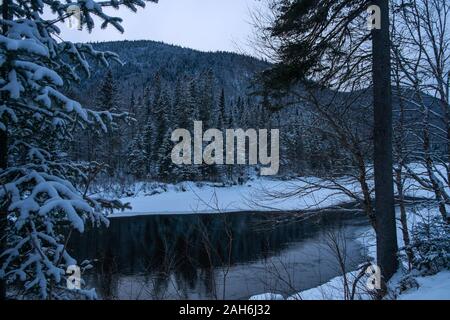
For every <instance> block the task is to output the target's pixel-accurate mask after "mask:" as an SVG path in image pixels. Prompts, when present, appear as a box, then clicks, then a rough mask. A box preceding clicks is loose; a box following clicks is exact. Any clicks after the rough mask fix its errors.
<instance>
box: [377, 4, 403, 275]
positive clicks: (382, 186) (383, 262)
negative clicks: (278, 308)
mask: <svg viewBox="0 0 450 320" xmlns="http://www.w3.org/2000/svg"><path fill="white" fill-rule="evenodd" d="M373 4H374V5H377V6H378V7H379V8H380V9H381V17H380V19H381V29H379V30H378V29H374V30H373V31H372V36H373V91H374V92H373V95H374V96H373V98H374V99H373V100H374V101H373V103H374V121H375V122H374V170H375V172H374V173H375V214H376V233H377V260H378V265H379V266H380V269H381V274H382V277H383V280H384V282H386V281H388V280H389V279H390V278H391V277H392V275H393V274H394V273H395V272H396V270H397V265H398V262H397V251H398V245H397V229H396V220H395V208H394V183H393V176H392V169H393V159H392V88H391V56H390V53H391V52H390V48H391V44H390V35H389V33H390V32H389V1H388V0H374V1H373Z"/></svg>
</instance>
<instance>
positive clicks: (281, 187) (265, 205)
mask: <svg viewBox="0 0 450 320" xmlns="http://www.w3.org/2000/svg"><path fill="white" fill-rule="evenodd" d="M314 179H315V178H314ZM302 185H304V182H302V181H300V180H289V181H281V180H269V179H256V180H253V181H249V182H247V183H246V184H244V185H240V186H228V187H218V186H214V185H203V186H198V185H197V184H195V183H192V182H189V183H183V184H182V186H179V185H177V186H173V185H169V186H167V187H168V190H167V191H165V192H161V193H157V194H153V195H145V194H144V195H138V196H136V197H129V198H123V199H121V201H123V202H128V203H130V205H131V207H132V209H130V210H127V211H124V212H117V213H114V215H113V217H124V216H136V215H151V214H195V213H224V212H245V211H278V210H279V211H294V210H301V209H306V208H308V207H311V206H313V205H317V207H327V206H331V205H335V204H337V203H342V202H348V201H349V200H350V198H349V197H347V196H346V195H343V194H335V193H336V192H335V191H332V190H327V189H324V190H321V191H320V192H315V193H313V194H311V195H310V196H308V197H302V198H300V197H291V198H288V199H268V197H267V196H266V195H267V193H272V192H273V193H277V192H282V191H283V192H284V191H289V190H291V191H292V190H295V189H297V188H298V187H300V186H302ZM182 190H184V191H182Z"/></svg>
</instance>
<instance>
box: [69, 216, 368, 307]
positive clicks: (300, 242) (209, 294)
mask: <svg viewBox="0 0 450 320" xmlns="http://www.w3.org/2000/svg"><path fill="white" fill-rule="evenodd" d="M278 217H279V216H278V215H277V214H250V213H242V214H222V215H179V216H174V215H172V216H167V215H165V216H142V217H130V218H118V219H111V225H110V227H109V228H107V229H106V228H105V229H101V230H88V231H87V232H86V233H85V234H83V235H81V236H80V235H75V236H73V237H72V239H71V242H70V247H71V251H72V253H73V254H74V256H75V257H77V258H78V259H86V258H87V259H97V260H96V262H95V264H94V265H95V268H94V269H93V270H92V272H91V273H90V274H89V275H88V276H87V282H88V283H89V284H90V285H92V286H94V287H96V288H97V290H98V293H99V294H100V296H101V297H102V298H105V299H117V298H120V299H223V298H227V299H242V298H247V297H248V296H250V295H252V294H257V293H262V292H266V291H271V292H279V293H282V294H289V293H293V292H295V291H298V290H302V289H306V288H309V287H312V286H316V285H318V284H320V283H321V282H323V281H326V280H328V279H330V278H332V277H334V276H336V275H338V274H339V270H338V269H337V266H336V262H335V258H334V257H333V255H332V253H331V252H329V250H327V248H326V247H324V245H323V244H324V243H323V242H324V241H323V240H324V235H325V234H326V232H329V231H330V230H341V231H340V232H343V233H345V234H346V235H347V236H348V237H349V238H352V237H353V236H354V232H355V230H356V229H357V228H359V227H360V226H361V225H366V224H367V223H366V221H365V219H364V218H362V217H356V216H354V215H348V214H347V215H343V214H337V213H336V214H327V215H322V216H314V217H312V218H310V219H308V220H305V221H301V222H297V223H290V224H282V225H280V226H278V227H276V228H267V227H266V226H267V225H268V224H266V223H263V222H267V221H272V220H274V219H275V220H276V219H277V218H278ZM262 226H264V227H262ZM342 230H343V231H342ZM347 250H348V254H349V256H350V257H351V258H352V259H349V260H348V268H349V269H350V268H354V267H356V265H357V264H358V263H360V262H362V259H363V257H362V256H361V254H360V247H359V246H358V244H357V243H354V242H353V241H349V244H348V245H347Z"/></svg>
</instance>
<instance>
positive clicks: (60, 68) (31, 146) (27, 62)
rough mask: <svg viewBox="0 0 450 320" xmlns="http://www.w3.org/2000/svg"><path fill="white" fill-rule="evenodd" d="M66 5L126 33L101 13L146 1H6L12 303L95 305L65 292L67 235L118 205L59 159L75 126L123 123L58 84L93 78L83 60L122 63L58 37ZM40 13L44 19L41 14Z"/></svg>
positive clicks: (0, 196)
mask: <svg viewBox="0 0 450 320" xmlns="http://www.w3.org/2000/svg"><path fill="white" fill-rule="evenodd" d="M149 1H153V2H156V1H154V0H149ZM73 5H77V6H78V7H79V8H80V11H81V12H80V23H81V26H82V27H86V28H87V29H88V30H89V31H91V30H92V29H93V27H94V19H93V17H94V16H96V17H97V18H98V19H99V21H100V23H101V27H103V28H105V27H106V26H108V25H112V26H113V27H114V28H116V29H117V30H119V31H121V32H123V28H122V26H121V21H122V20H121V19H120V18H119V17H114V16H109V15H107V14H106V13H104V12H103V8H104V7H114V8H118V7H120V6H125V7H128V8H130V9H131V10H133V11H136V9H137V7H144V6H145V2H144V1H141V0H122V1H115V0H112V1H99V2H96V1H92V0H79V1H75V2H72V1H53V0H52V1H49V0H44V1H36V0H18V1H11V0H5V1H3V5H2V7H3V8H6V10H3V16H2V18H1V19H0V27H1V29H2V33H1V34H0V68H1V78H0V93H1V96H2V97H1V103H0V130H1V134H2V139H5V140H6V141H7V142H8V144H7V147H6V148H2V150H0V151H1V157H2V159H4V160H7V166H6V167H3V168H2V171H1V172H0V184H1V188H0V203H1V216H2V217H7V219H6V220H7V223H6V226H3V225H2V226H1V230H0V238H1V239H2V240H4V239H6V248H2V252H1V253H0V260H1V261H0V281H2V282H3V281H7V283H8V284H10V285H11V286H10V287H9V288H10V289H9V290H8V292H9V293H10V294H15V296H16V297H18V298H40V299H65V298H73V297H75V296H77V297H85V298H95V290H94V291H93V290H85V289H80V290H75V291H69V290H67V287H66V282H65V280H66V269H67V267H68V266H70V265H76V264H77V262H76V261H75V259H73V258H72V257H71V256H70V255H69V253H68V251H67V248H66V245H67V241H68V237H69V236H70V234H71V231H70V230H75V231H77V232H83V231H84V230H85V226H86V224H87V223H89V224H91V225H94V226H99V225H108V220H107V219H106V218H105V213H106V212H107V211H108V210H112V209H114V208H120V207H124V205H123V204H121V203H120V202H117V201H109V200H107V199H101V198H96V197H90V196H89V195H88V194H87V192H86V190H87V189H88V187H86V186H88V185H89V183H90V182H91V180H92V175H90V174H87V173H86V172H89V170H91V169H92V168H91V169H89V168H90V166H89V164H87V165H83V164H76V163H73V162H71V161H70V159H68V157H67V154H66V153H65V152H64V146H65V144H67V141H68V140H69V139H70V138H71V130H72V129H73V128H74V127H81V128H86V127H98V128H100V130H103V131H105V132H106V131H108V130H110V128H113V127H114V121H115V120H116V119H117V118H119V117H126V116H127V115H126V114H122V113H116V112H114V110H111V111H110V112H109V111H94V110H90V109H86V108H84V107H83V106H82V105H81V104H80V103H78V102H77V101H75V100H73V99H71V98H70V97H69V96H68V95H67V94H65V90H64V88H65V86H67V85H69V84H71V83H72V82H79V81H81V80H82V79H83V78H84V77H89V76H90V74H91V67H90V64H89V62H92V61H94V62H99V63H100V64H102V65H104V66H109V63H110V62H112V61H116V62H120V61H119V58H118V56H117V55H116V54H114V53H112V52H102V51H97V50H95V49H94V48H93V47H92V45H90V44H79V43H76V44H75V43H71V42H67V41H63V40H61V38H60V37H59V34H60V30H59V28H58V26H57V22H58V21H64V20H65V19H67V18H68V15H67V9H68V8H69V7H70V6H73ZM46 9H49V10H46ZM44 10H45V11H46V12H47V11H51V14H46V15H45V16H44V14H43V13H44ZM3 162H5V161H2V163H3ZM2 166H3V165H2ZM93 171H94V172H95V171H96V170H91V171H90V172H93ZM80 186H84V190H82V191H81V190H80ZM5 228H6V229H5ZM67 235H69V236H67ZM3 243H4V242H3V241H2V244H3ZM84 265H85V264H84V263H81V264H79V266H80V267H83V266H84Z"/></svg>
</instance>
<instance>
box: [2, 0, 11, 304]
mask: <svg viewBox="0 0 450 320" xmlns="http://www.w3.org/2000/svg"><path fill="white" fill-rule="evenodd" d="M9 1H10V0H3V5H2V18H3V20H7V19H8V18H9ZM7 31H8V27H7V26H6V25H4V26H3V30H2V33H3V34H4V35H6V33H7ZM1 73H2V78H3V79H6V76H7V71H6V70H5V69H4V68H3V69H2V70H1ZM6 95H7V93H6V92H2V93H1V98H2V101H6V99H7V98H8V97H7V96H6ZM7 165H8V133H7V131H3V130H0V171H3V170H5V169H6V167H7ZM6 223H7V209H6V204H0V253H3V251H4V250H5V249H6ZM5 299H6V282H5V280H4V279H0V300H5Z"/></svg>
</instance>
